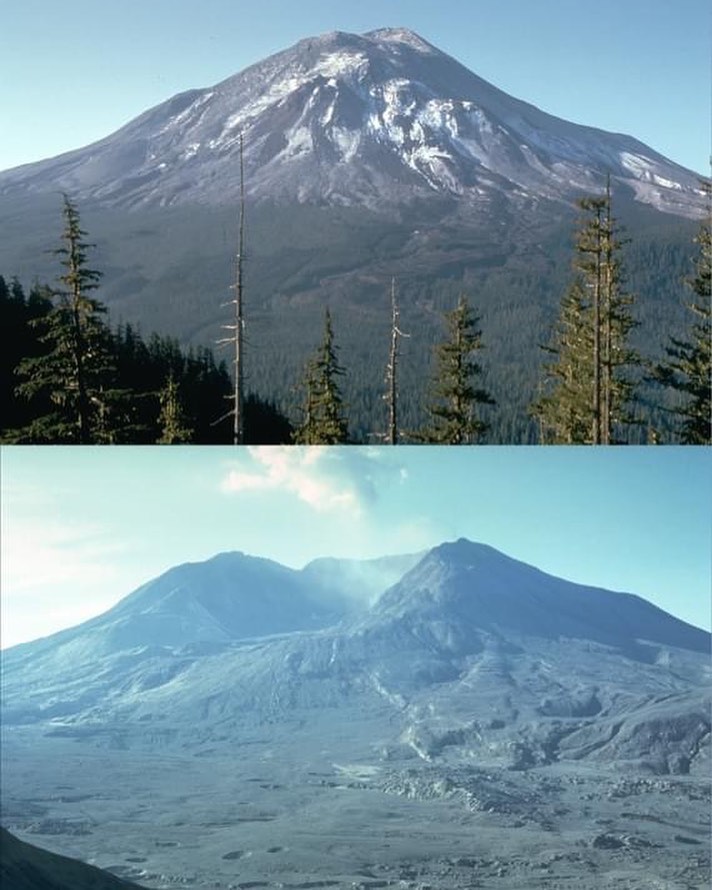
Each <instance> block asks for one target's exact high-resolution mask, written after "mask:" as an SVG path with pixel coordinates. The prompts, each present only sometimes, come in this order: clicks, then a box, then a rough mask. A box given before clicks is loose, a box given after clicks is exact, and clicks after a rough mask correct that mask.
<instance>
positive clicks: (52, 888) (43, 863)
mask: <svg viewBox="0 0 712 890" xmlns="http://www.w3.org/2000/svg"><path fill="white" fill-rule="evenodd" d="M0 883H2V886H3V887H5V888H6V890H132V888H134V890H138V888H139V885H138V884H131V883H129V882H128V881H122V880H120V879H119V878H116V877H114V876H113V875H110V874H108V873H107V872H104V871H101V870H100V869H98V868H94V866H92V865H85V864H84V863H83V862H79V861H78V860H76V859H69V858H68V857H67V856H58V855H57V854H56V853H50V852H48V851H47V850H42V849H40V848H39V847H35V846H34V845H32V844H27V843H25V842H24V841H21V840H20V839H19V838H16V837H15V836H14V835H12V834H10V832H9V831H7V830H6V829H4V828H0Z"/></svg>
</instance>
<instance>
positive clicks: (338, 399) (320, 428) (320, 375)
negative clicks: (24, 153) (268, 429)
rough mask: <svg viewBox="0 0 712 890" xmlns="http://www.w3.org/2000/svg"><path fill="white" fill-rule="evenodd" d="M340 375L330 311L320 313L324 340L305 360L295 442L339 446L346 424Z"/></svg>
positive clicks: (345, 435)
mask: <svg viewBox="0 0 712 890" xmlns="http://www.w3.org/2000/svg"><path fill="white" fill-rule="evenodd" d="M343 375H344V369H343V368H342V367H341V365H340V364H339V361H338V357H337V347H336V346H335V345H334V332H333V328H332V325H331V313H330V312H329V310H328V309H327V310H326V312H325V315H324V339H323V341H322V343H321V346H319V348H318V349H317V350H316V352H315V353H314V355H313V356H312V358H310V359H309V361H308V362H307V365H306V368H305V373H304V381H303V386H304V390H305V398H304V407H303V421H302V424H301V426H300V427H299V428H298V429H297V431H296V433H295V442H296V443H297V444H299V445H339V444H343V443H345V442H347V441H348V424H347V421H346V418H345V416H344V404H343V399H342V396H341V391H340V389H339V381H338V378H339V377H342V376H343Z"/></svg>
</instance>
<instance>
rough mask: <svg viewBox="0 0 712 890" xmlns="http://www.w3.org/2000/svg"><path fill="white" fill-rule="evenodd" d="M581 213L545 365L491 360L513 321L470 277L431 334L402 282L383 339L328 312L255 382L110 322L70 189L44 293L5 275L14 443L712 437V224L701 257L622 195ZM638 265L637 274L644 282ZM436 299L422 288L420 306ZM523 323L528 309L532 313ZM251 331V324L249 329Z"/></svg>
mask: <svg viewBox="0 0 712 890" xmlns="http://www.w3.org/2000/svg"><path fill="white" fill-rule="evenodd" d="M578 210H579V213H578V216H577V219H576V223H575V225H574V231H573V232H572V241H573V244H574V253H573V262H569V263H568V264H566V265H565V266H561V268H560V269H559V278H560V281H561V291H560V297H559V300H560V303H559V310H558V313H557V314H556V315H553V316H552V317H550V318H548V319H547V320H546V328H547V329H548V338H545V339H544V340H543V341H542V342H537V344H536V345H537V347H538V349H539V352H540V354H541V359H542V361H541V363H540V364H539V365H532V364H531V363H528V364H524V363H518V362H517V356H516V355H509V354H508V352H507V348H506V342H500V343H498V345H499V346H500V347H502V348H500V349H498V350H497V355H498V356H499V359H500V362H501V366H500V367H497V366H496V365H494V363H493V362H492V361H491V360H488V354H489V353H490V352H491V351H493V350H491V346H492V344H493V342H495V341H497V338H498V337H501V331H500V330H498V329H497V328H496V327H495V326H494V325H492V326H490V327H488V324H487V322H488V317H487V315H486V314H485V313H483V312H482V311H481V309H480V305H479V303H478V296H479V294H478V293H477V292H476V290H477V288H465V287H464V285H463V280H464V279H460V280H458V281H457V282H451V283H448V282H444V283H443V282H435V283H433V285H432V287H431V289H430V292H429V293H428V300H429V301H430V305H431V306H432V308H433V310H434V311H435V312H436V313H437V315H438V316H439V318H440V327H439V329H438V328H437V325H435V326H431V328H430V329H429V330H427V331H426V330H424V329H423V328H422V326H418V325H413V324H412V322H413V319H410V323H409V319H408V313H407V312H406V311H404V309H403V306H404V305H407V304H406V301H405V295H404V294H403V285H402V284H401V282H400V281H399V280H397V279H395V278H394V279H393V281H392V282H391V288H390V298H391V312H390V313H389V312H387V311H385V310H384V313H383V315H384V318H383V320H382V324H381V327H380V330H382V331H383V333H384V336H383V338H382V339H383V342H382V343H381V342H380V338H379V339H378V340H376V338H374V337H373V330H372V329H369V328H368V326H367V325H364V328H363V330H362V331H359V329H358V328H354V326H352V325H349V326H347V327H342V328H339V326H338V315H335V314H334V313H333V312H332V311H330V308H329V307H328V306H327V307H321V309H320V310H319V311H320V313H321V325H322V334H321V339H320V340H319V334H318V328H317V329H316V331H315V325H314V324H312V325H311V327H310V335H309V336H310V338H311V340H312V343H313V347H312V353H311V355H309V354H308V352H307V353H305V355H304V357H303V361H302V369H301V371H300V372H299V373H297V374H294V373H293V372H291V373H290V372H289V369H288V367H287V366H282V367H281V368H273V367H266V366H265V364H264V363H265V362H269V358H268V357H269V355H270V353H269V350H267V349H260V348H258V346H257V345H255V343H254V341H253V340H252V339H251V337H247V338H246V341H245V344H244V349H245V352H246V355H247V360H248V367H249V368H250V370H251V373H250V375H249V376H248V391H245V392H242V387H243V386H244V385H245V384H244V383H243V375H242V374H239V375H238V379H239V381H240V383H239V384H238V385H237V386H236V384H235V379H236V374H235V369H234V368H233V367H231V366H229V365H228V363H227V361H226V360H225V359H220V360H219V359H217V358H216V355H215V353H214V351H213V349H212V348H209V347H207V346H187V345H186V344H185V343H184V342H181V341H180V340H179V339H178V338H176V337H174V336H168V335H165V334H162V333H158V332H153V331H151V332H149V333H145V332H144V331H142V330H141V329H140V328H139V327H138V326H137V325H135V324H130V323H125V322H122V323H118V324H115V325H113V326H112V325H111V323H110V320H109V316H108V312H107V308H106V306H105V305H104V303H103V302H102V301H101V299H100V295H101V281H102V272H101V270H98V269H95V268H94V262H93V251H94V245H93V244H92V242H91V240H89V237H90V236H89V235H88V233H87V232H86V231H85V230H84V229H83V228H82V222H81V219H80V214H79V210H78V208H77V207H76V206H75V204H74V203H73V202H72V201H71V200H70V199H69V198H67V197H65V199H64V206H63V215H62V220H63V228H62V229H60V230H59V233H58V238H57V244H56V246H55V247H54V249H53V251H52V252H53V254H54V263H55V267H56V274H55V278H54V280H53V282H51V283H50V282H40V281H38V280H35V281H34V282H33V283H32V284H31V285H29V286H28V285H26V284H24V283H22V282H21V281H19V280H18V278H17V277H10V278H4V277H2V276H0V326H1V328H0V329H1V330H2V332H3V333H2V337H3V348H2V350H1V352H0V390H1V397H0V398H1V401H0V404H1V406H2V413H1V417H0V437H1V440H2V442H4V443H18V444H22V443H34V444H43V443H46V444H50V443H68V444H69V443H76V444H90V443H92V444H154V443H155V444H182V443H196V444H220V443H225V444H227V443H234V442H239V443H243V442H244V443H263V444H277V443H285V444H287V443H304V444H316V443H320V444H338V443H354V444H358V443H366V442H368V443H378V442H385V443H390V444H396V443H438V444H475V443H482V444H515V443H517V444H518V443H531V444H534V443H541V444H643V443H649V444H657V443H661V444H662V443H680V444H705V443H709V442H710V441H712V436H711V432H710V336H711V334H710V228H709V224H708V223H707V222H706V223H703V225H702V226H701V227H700V229H699V231H698V233H697V235H696V237H695V238H694V241H692V242H691V243H689V245H688V246H687V256H686V257H684V256H682V255H681V251H680V249H679V246H671V248H670V251H669V252H668V253H666V252H665V251H662V252H661V251H660V250H659V249H658V248H656V249H652V248H651V246H650V243H646V241H645V240H644V239H643V240H641V241H639V242H638V243H636V240H635V233H634V232H633V233H631V232H630V231H626V230H624V229H623V228H622V227H621V226H620V224H619V223H618V221H617V219H616V217H615V207H614V202H613V200H612V197H611V193H610V189H609V190H608V192H607V193H606V195H605V196H603V197H601V196H597V197H595V198H582V200H581V201H580V202H579V208H578ZM58 229H59V226H58ZM48 247H51V246H50V245H48ZM631 259H632V263H631ZM629 265H632V266H633V267H634V268H635V269H636V270H637V271H636V274H635V276H629V275H628V271H627V270H628V268H629ZM670 270H672V274H673V275H674V276H675V277H676V279H677V284H678V285H679V292H680V298H679V301H680V308H681V313H680V317H681V319H682V323H681V325H680V326H679V328H676V329H675V330H674V331H669V330H664V329H663V326H661V325H659V324H658V323H657V319H658V313H659V300H655V299H652V300H651V299H646V298H645V297H646V290H650V291H651V292H652V291H654V290H655V286H654V284H653V282H654V280H656V279H659V277H660V275H661V274H663V271H664V272H665V274H668V275H669V274H670ZM510 277H511V273H510ZM505 280H506V279H505ZM500 286H501V280H500ZM540 287H541V282H540V280H538V278H537V275H536V271H535V270H531V271H530V272H529V273H527V272H526V271H524V270H522V271H521V274H520V280H519V281H517V282H516V283H514V286H513V293H516V294H526V293H527V292H529V293H530V294H531V297H530V300H529V302H530V304H531V307H532V310H531V311H532V312H535V313H536V312H538V311H540V310H537V309H536V308H535V307H536V306H537V305H538V303H537V299H536V297H537V296H538V293H537V291H538V289H539V288H540ZM419 296H420V297H422V295H418V294H414V293H412V292H411V290H409V292H408V294H407V297H408V303H415V302H417V300H418V298H419ZM520 299H521V298H520ZM385 306H386V301H385V300H384V307H385ZM226 312H227V310H226ZM505 316H506V313H505ZM519 318H520V323H521V319H522V318H523V319H524V320H526V318H527V312H524V313H523V314H522V313H521V312H520V313H519ZM226 319H227V315H226ZM505 321H506V318H505ZM249 322H250V319H249V313H248V317H247V319H246V324H247V325H248V326H249ZM500 323H501V322H500ZM242 325H243V322H242V320H240V323H239V328H240V331H242ZM225 327H227V328H229V325H225ZM234 327H235V326H234V325H233V328H234ZM536 327H537V326H536V325H532V329H536ZM539 327H541V325H539ZM248 330H249V327H248ZM641 330H642V334H641ZM359 335H360V336H361V337H362V338H364V340H365V341H366V342H364V343H361V344H360V354H361V355H362V356H367V357H368V361H369V363H371V364H378V363H380V364H381V366H382V381H383V385H382V389H381V390H380V391H376V390H375V389H374V388H373V386H362V385H360V381H362V380H363V375H362V373H361V369H360V368H359V367H358V364H354V365H350V364H349V362H348V361H345V360H344V358H343V356H344V355H345V354H346V355H353V354H354V349H353V343H354V341H355V340H357V339H358V338H359ZM265 336H268V329H267V328H265V327H264V326H262V329H261V331H260V337H262V338H264V337H265ZM653 337H654V338H656V339H657V340H658V341H659V343H658V348H657V350H656V351H655V352H652V354H646V350H645V349H644V348H641V344H649V343H650V342H651V339H652V338H653ZM228 339H229V338H228ZM344 347H346V348H344ZM389 347H390V349H389ZM414 356H418V359H419V360H418V361H417V362H414V361H413V357H414ZM409 358H410V360H409V361H408V360H407V359H409ZM404 359H406V360H404ZM231 364H232V363H231ZM414 370H415V372H414ZM250 381H259V383H260V387H259V392H258V391H251V389H250V387H249V382H250ZM238 388H239V389H240V392H239V393H238V392H237V390H238ZM238 395H239V398H238ZM236 406H239V408H238V407H236ZM236 412H239V413H240V415H241V416H240V418H239V420H240V422H239V424H237V423H236V422H235V414H236ZM238 427H239V430H240V433H239V440H238V439H236V435H237V434H236V432H235V431H236V430H237V429H238Z"/></svg>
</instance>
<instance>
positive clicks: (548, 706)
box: [2, 540, 710, 890]
mask: <svg viewBox="0 0 712 890" xmlns="http://www.w3.org/2000/svg"><path fill="white" fill-rule="evenodd" d="M362 568H363V571H360V572H359V571H358V567H357V566H356V565H355V564H353V563H349V564H344V572H345V574H344V578H345V579H346V580H344V579H342V581H341V583H340V585H339V583H337V582H336V581H335V579H336V578H337V577H338V575H339V572H338V569H339V562H338V561H334V560H332V561H329V562H328V563H317V564H313V565H312V566H311V567H308V568H307V569H305V570H303V571H302V572H294V571H292V570H289V569H285V568H284V567H282V566H277V565H276V564H274V563H270V562H269V561H266V560H257V559H254V558H252V557H246V556H244V555H242V554H224V555H222V556H220V557H217V558H216V559H214V560H210V561H208V562H207V563H204V564H196V565H192V566H184V567H178V568H176V569H174V570H172V571H171V572H170V573H167V575H165V576H162V578H159V579H156V581H155V582H151V583H149V584H147V585H144V586H143V587H142V588H140V589H139V590H138V591H136V592H134V593H133V594H132V595H131V596H130V597H127V598H126V599H125V600H124V601H123V602H122V603H120V604H119V605H118V606H117V607H115V609H113V610H111V611H109V612H108V613H106V614H105V615H103V616H100V618H97V619H93V620H92V621H91V622H87V623H86V624H84V625H81V626H79V627H77V628H74V629H72V630H70V631H64V632H62V633H61V634H57V635H55V636H54V637H50V638H47V639H45V640H40V641H37V642H35V643H30V644H25V645H23V646H18V647H15V648H14V649H11V650H8V651H7V652H6V653H4V656H3V684H4V688H3V708H4V711H3V736H4V737H3V783H2V794H3V799H2V821H3V825H4V826H5V827H6V828H8V829H10V830H11V831H13V832H14V833H16V834H17V835H18V836H19V837H20V838H22V839H23V840H29V841H31V842H32V843H34V844H37V845H38V846H41V847H45V848H47V849H49V850H52V851H54V852H58V853H62V854H65V855H69V856H73V857H76V858H79V859H82V860H84V861H86V862H90V863H92V864H94V865H98V866H100V867H101V868H103V869H106V870H108V871H109V872H111V873H113V874H115V875H117V876H119V877H121V878H124V879H127V880H131V881H135V882H137V883H139V884H142V885H144V886H146V887H152V888H173V887H185V886H192V887H196V888H207V887H219V888H230V887H232V888H248V887H265V888H271V887H285V888H297V887H298V888H308V887H312V888H316V887H334V888H346V887H349V888H351V887H359V888H361V887H374V888H375V887H389V886H390V887H402V888H410V890H426V888H433V890H436V888H437V890H441V888H442V890H445V888H450V890H459V888H471V887H496V888H499V887H501V888H515V887H516V888H537V887H542V888H544V887H546V888H557V887H559V888H568V887H574V886H575V887H577V888H578V890H587V888H591V890H593V888H608V887H610V888H613V887H616V888H641V890H643V888H645V890H650V888H666V890H682V888H699V887H704V886H707V882H708V880H709V874H710V845H709V832H710V825H709V814H710V781H709V775H710V757H709V751H710V744H709V740H710V695H709V681H710V660H709V646H710V636H709V634H708V633H706V632H703V631H701V630H699V629H697V628H694V627H691V626H690V625H686V624H684V623H683V622H681V621H679V620H677V619H675V618H673V617H672V616H670V615H668V614H666V613H664V612H662V611H661V610H659V609H657V608H655V607H654V606H652V605H650V604H649V603H647V602H645V601H644V600H642V599H640V598H638V597H635V596H632V595H630V594H621V593H613V592H610V591H604V590H599V589H595V588H588V587H582V586H579V585H576V584H572V583H570V582H567V581H563V580H561V579H557V578H554V577H552V576H550V575H546V574H544V573H542V572H539V571H537V570H536V569H533V568H532V567H530V566H527V565H525V564H523V563H521V562H518V561H516V560H513V559H510V558H509V557H506V556H504V555H503V554H501V553H498V552H497V551H495V550H493V549H492V548H489V547H486V546H484V545H479V544H473V543H471V542H469V541H464V540H460V541H457V542H455V543H450V544H444V545H441V546H440V547H437V548H435V549H433V550H431V551H430V552H428V553H426V554H421V555H418V556H412V557H407V558H405V561H403V560H398V559H394V560H385V561H379V562H378V563H372V564H365V565H364V566H363V567H362ZM399 574H402V577H400V580H398V581H397V582H396V583H395V584H393V585H392V586H390V587H389V588H388V589H387V590H385V592H383V593H382V595H380V596H376V594H375V593H374V591H375V590H376V588H377V587H378V582H377V579H378V578H379V577H381V578H383V579H384V580H385V582H386V583H390V581H391V580H392V578H393V576H394V575H396V576H397V575H399ZM359 584H361V585H370V587H369V589H368V590H367V591H366V593H367V595H366V596H364V598H363V600H362V601H363V602H364V603H366V602H370V603H371V605H368V606H363V607H362V608H361V609H358V608H357V606H356V603H357V602H358V599H357V597H356V596H355V590H356V588H357V587H358V586H359ZM331 585H334V589H335V590H338V591H339V595H338V596H334V597H332V598H330V597H329V588H330V586H331ZM374 600H375V601H374ZM289 616H291V618H290V617H289ZM290 621H292V624H293V625H295V626H293V627H291V628H290Z"/></svg>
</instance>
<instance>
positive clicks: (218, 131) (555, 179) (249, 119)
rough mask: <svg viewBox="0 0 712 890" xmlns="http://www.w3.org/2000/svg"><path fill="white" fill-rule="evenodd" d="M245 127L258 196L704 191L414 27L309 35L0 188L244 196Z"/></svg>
mask: <svg viewBox="0 0 712 890" xmlns="http://www.w3.org/2000/svg"><path fill="white" fill-rule="evenodd" d="M240 134H242V135H243V136H244V145H245V165H246V177H247V189H248V193H249V194H250V196H251V197H252V198H253V199H256V200H262V201H265V200H267V201H278V202H285V201H286V202H295V201H296V202H299V203H307V204H328V205H343V206H352V205H357V206H361V207H370V208H383V207H384V206H385V207H387V206H389V205H391V206H392V205H394V204H395V205H398V204H402V203H404V202H411V201H413V200H416V199H423V198H425V199H427V198H433V197H440V198H442V197H447V198H454V199H457V200H460V201H464V202H466V204H467V205H468V206H472V207H473V208H474V209H475V210H485V211H486V210H487V209H488V208H490V207H491V206H492V205H495V206H496V205H498V204H499V203H500V202H501V201H503V200H504V201H506V202H514V204H515V206H516V205H517V204H521V203H531V202H532V201H534V202H536V201H538V200H541V199H550V200H555V201H565V202H571V201H572V200H573V199H574V198H575V197H577V196H578V195H580V194H581V193H586V192H591V191H595V190H598V189H600V188H601V187H602V186H603V183H604V182H605V177H606V175H608V174H610V176H611V177H612V179H613V180H614V181H615V182H617V183H618V185H620V186H625V187H626V189H627V190H628V191H629V192H630V193H631V194H632V195H633V196H634V197H635V199H636V200H638V201H642V202H644V203H647V204H651V205H653V206H655V207H656V208H658V209H660V210H664V211H667V212H672V213H677V214H681V215H695V213H696V211H697V207H698V205H700V201H701V199H700V197H699V185H698V181H697V179H698V178H697V176H696V175H695V174H694V173H692V172H691V171H688V170H686V169H684V168H683V167H680V166H679V165H677V164H675V163H673V162H672V161H669V160H668V159H666V158H664V157H663V156H661V155H660V154H658V153H657V152H655V151H654V150H653V149H651V148H649V147H647V146H645V145H643V144H642V143H641V142H639V141H637V140H635V139H633V138H632V137H630V136H624V135H619V134H612V133H606V132H603V131H601V130H597V129H593V128H590V127H585V126H580V125H577V124H573V123H569V122H567V121H564V120H561V119H559V118H556V117H553V116H552V115H549V114H546V113H544V112H543V111H540V110H539V109H537V108H535V107H534V106H532V105H529V104H527V103H526V102H522V101H520V100H518V99H514V98H512V97H511V96H508V95H507V94H506V93H504V92H502V91H501V90H499V89H497V88H496V87H494V86H492V85H491V84H489V83H487V82H486V81H485V80H483V79H482V78H480V77H478V76H477V75H475V74H473V73H472V72H471V71H469V70H468V69H467V68H465V67H464V66H463V65H461V64H460V63H459V62H457V61H456V60H455V59H453V58H451V57H450V56H448V55H446V54H445V53H443V52H441V51H440V50H439V49H437V48H436V47H434V46H433V45H432V44H430V43H428V42H427V41H426V40H424V39H423V38H422V37H420V36H419V35H417V34H415V33H414V32H412V31H410V30H408V29H405V28H386V29H381V30H377V31H371V32H369V33H366V34H363V35H355V34H347V33H343V32H339V31H337V32H333V33H330V34H325V35H322V36H320V37H314V38H308V39H306V40H302V41H300V42H299V43H297V44H296V45H295V46H293V47H291V48H290V49H287V50H285V51H283V52H280V53H277V54H276V55H273V56H270V57H269V58H267V59H265V60H264V61H262V62H259V63H257V64H255V65H252V66H251V67H249V68H247V69H246V70H244V71H242V72H241V73H239V74H237V75H235V76H233V77H230V78H229V79H227V80H225V81H223V82H222V83H219V84H217V85H216V86H214V87H211V88H209V89H199V90H191V91H188V92H185V93H182V94H180V95H178V96H175V97H174V98H172V99H170V100H169V101H167V102H165V103H163V104H161V105H159V106H157V107H156V108H153V109H151V110H150V111H147V112H146V113H145V114H143V115H141V116H140V117H138V118H136V119H135V120H133V121H132V122H130V123H129V124H127V125H126V126H125V127H123V128H122V129H121V130H119V131H118V132H116V133H114V134H113V135H111V136H109V137H107V138H106V139H103V140H101V141H100V142H97V143H95V144H94V145H90V146H88V147H87V148H83V149H79V150H77V151H73V152H69V153H68V154H65V155H62V156H61V157H59V158H55V159H51V160H47V161H41V162H39V163H35V164H30V165H27V166H24V167H20V168H17V169H15V170H11V171H8V172H5V173H3V174H0V194H13V193H18V192H42V191H48V190H54V191H56V190H57V189H58V188H59V189H64V190H66V191H68V192H71V193H72V194H73V195H74V196H76V197H77V198H80V199H87V198H94V199H96V200H98V201H99V202H101V203H103V204H105V205H109V206H117V205H118V206H135V205H156V206H166V205H175V204H186V203H207V204H220V203H226V202H230V203H234V202H235V201H236V200H237V197H238V194H239V169H240V165H239V161H238V153H239V142H240Z"/></svg>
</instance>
